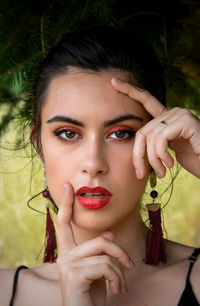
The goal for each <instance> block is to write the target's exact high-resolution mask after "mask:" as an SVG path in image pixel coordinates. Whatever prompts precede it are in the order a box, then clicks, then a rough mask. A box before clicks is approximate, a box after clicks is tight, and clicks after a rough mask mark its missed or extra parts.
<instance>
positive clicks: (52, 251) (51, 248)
mask: <svg viewBox="0 0 200 306" xmlns="http://www.w3.org/2000/svg"><path fill="white" fill-rule="evenodd" d="M42 195H43V197H44V198H46V199H49V200H50V201H52V202H53V199H52V198H51V195H50V192H49V191H48V189H45V190H44V191H43V192H42ZM46 210H47V212H46V237H45V251H44V257H43V263H53V262H55V261H56V258H57V242H56V232H55V228H54V224H53V221H52V218H51V215H50V210H49V206H48V205H47V207H46Z"/></svg>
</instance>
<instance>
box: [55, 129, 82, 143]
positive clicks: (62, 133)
mask: <svg viewBox="0 0 200 306" xmlns="http://www.w3.org/2000/svg"><path fill="white" fill-rule="evenodd" d="M54 134H55V136H58V137H59V138H62V139H64V140H67V141H71V140H75V139H77V138H78V137H75V135H78V133H77V132H75V131H73V130H70V129H63V130H57V131H54Z"/></svg>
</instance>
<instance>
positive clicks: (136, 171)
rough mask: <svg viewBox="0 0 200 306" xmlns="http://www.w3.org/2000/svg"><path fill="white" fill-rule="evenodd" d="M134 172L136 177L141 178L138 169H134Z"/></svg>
mask: <svg viewBox="0 0 200 306" xmlns="http://www.w3.org/2000/svg"><path fill="white" fill-rule="evenodd" d="M135 173H136V177H137V178H138V179H140V178H141V173H140V171H139V170H138V169H135Z"/></svg>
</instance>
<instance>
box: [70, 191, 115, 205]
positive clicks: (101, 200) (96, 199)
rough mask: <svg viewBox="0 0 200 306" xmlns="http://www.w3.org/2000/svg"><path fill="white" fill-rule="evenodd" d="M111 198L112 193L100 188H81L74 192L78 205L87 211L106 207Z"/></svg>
mask: <svg viewBox="0 0 200 306" xmlns="http://www.w3.org/2000/svg"><path fill="white" fill-rule="evenodd" d="M111 198H112V193H111V192H110V191H109V190H107V189H105V188H103V187H100V186H97V187H87V186H84V187H81V188H79V189H78V190H77V192H76V199H77V201H78V202H79V204H80V205H81V206H83V207H85V208H89V209H101V208H103V207H104V206H106V205H107V204H108V203H109V202H110V200H111Z"/></svg>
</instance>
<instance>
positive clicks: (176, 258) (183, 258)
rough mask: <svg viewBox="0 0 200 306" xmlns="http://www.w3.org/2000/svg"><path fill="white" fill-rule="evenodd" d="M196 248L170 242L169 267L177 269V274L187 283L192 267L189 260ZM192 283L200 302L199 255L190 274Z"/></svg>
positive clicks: (168, 247)
mask: <svg viewBox="0 0 200 306" xmlns="http://www.w3.org/2000/svg"><path fill="white" fill-rule="evenodd" d="M196 248H197V247H196ZM196 248H195V247H189V246H186V245H183V244H179V243H175V242H172V241H168V246H167V252H168V253H169V254H170V255H169V265H172V266H174V267H175V270H176V271H177V273H180V274H181V275H182V276H183V277H184V281H186V277H187V273H188V270H189V267H190V262H191V260H189V258H190V256H191V255H192V253H193V252H194V250H195V249H196ZM190 282H191V285H192V289H193V292H194V294H195V296H196V298H197V300H198V301H200V254H199V255H198V254H197V259H196V260H195V258H194V264H193V266H192V270H191V274H190Z"/></svg>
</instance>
